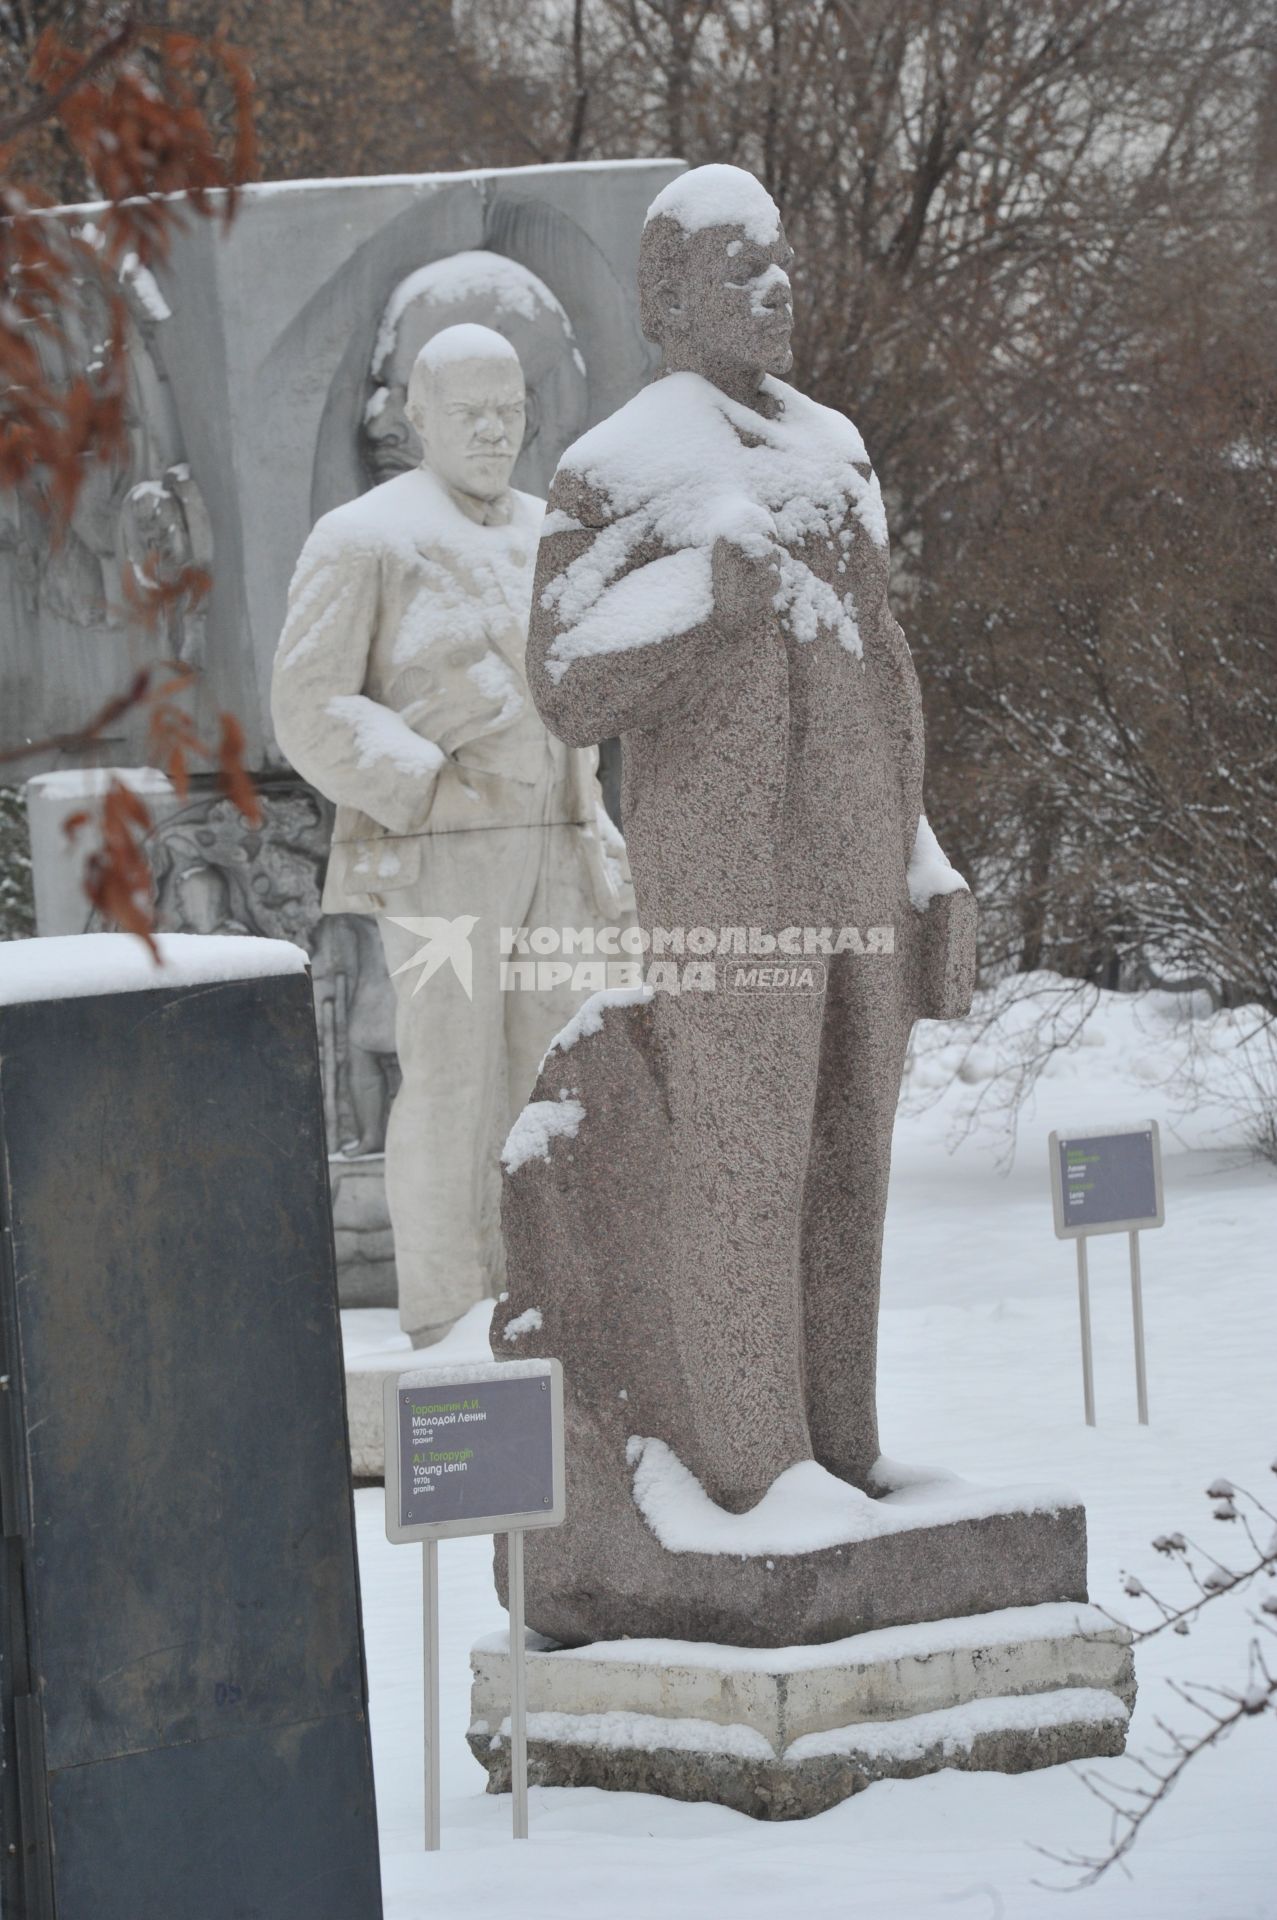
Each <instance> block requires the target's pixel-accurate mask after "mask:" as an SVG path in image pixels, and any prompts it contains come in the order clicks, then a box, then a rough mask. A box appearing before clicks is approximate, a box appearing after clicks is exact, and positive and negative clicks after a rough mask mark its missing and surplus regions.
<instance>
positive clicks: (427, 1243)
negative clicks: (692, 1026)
mask: <svg viewBox="0 0 1277 1920" xmlns="http://www.w3.org/2000/svg"><path fill="white" fill-rule="evenodd" d="M534 837H535V836H532V835H529V834H528V833H526V832H516V831H515V830H513V829H510V830H506V829H496V828H476V829H475V830H473V831H472V832H468V833H441V834H435V835H431V836H430V838H429V843H428V845H427V846H426V847H425V848H423V852H422V869H421V878H420V881H419V884H418V885H417V886H416V887H414V888H413V889H412V890H411V891H410V892H408V891H405V892H404V893H402V894H396V895H392V896H388V897H387V902H386V905H387V912H386V913H384V914H381V915H379V916H378V927H379V929H380V932H381V938H382V945H383V947H384V949H385V954H386V965H387V968H388V969H389V971H390V973H391V976H392V984H393V986H394V989H395V1046H396V1049H397V1051H398V1054H399V1067H400V1071H401V1073H402V1075H403V1079H402V1084H401V1086H400V1089H399V1092H398V1094H397V1095H396V1096H395V1102H394V1105H393V1106H392V1108H391V1111H390V1121H389V1125H388V1126H387V1129H386V1200H387V1204H388V1207H389V1210H390V1223H391V1226H392V1228H393V1230H394V1237H395V1266H396V1269H397V1272H398V1276H399V1322H400V1325H401V1326H402V1327H403V1329H404V1331H405V1332H406V1333H408V1334H409V1335H411V1337H412V1340H413V1343H414V1344H415V1345H418V1346H425V1345H429V1344H430V1343H431V1342H432V1341H434V1340H437V1339H439V1338H441V1336H442V1335H443V1334H445V1333H446V1332H447V1331H448V1328H449V1327H450V1326H452V1325H453V1324H454V1323H455V1322H456V1321H457V1320H458V1319H459V1318H460V1317H461V1315H462V1314H463V1313H465V1312H467V1310H468V1309H469V1308H470V1307H472V1306H474V1304H475V1303H476V1301H479V1300H482V1299H484V1298H486V1297H487V1296H488V1295H489V1294H491V1293H493V1292H496V1291H498V1290H499V1288H500V1285H501V1282H502V1275H503V1272H504V1261H503V1256H502V1249H501V1235H500V1220H499V1204H498V1201H499V1192H498V1187H497V1179H496V1174H495V1172H494V1168H495V1165H496V1160H497V1156H498V1154H499V1152H500V1148H501V1140H502V1137H503V1130H504V1127H505V1122H506V1062H505V1037H504V1010H503V1005H502V1001H503V995H502V993H501V986H500V955H499V931H500V928H501V927H502V926H506V925H509V924H510V923H511V908H513V909H514V910H515V911H516V912H517V910H518V909H519V907H520V906H521V904H522V901H523V899H524V898H525V897H526V888H527V880H526V870H527V866H528V862H529V858H530V855H531V852H532V849H531V847H530V842H531V840H532V839H533V838H534ZM462 914H468V915H472V916H474V917H475V918H476V922H477V924H476V925H475V927H474V929H473V932H472V933H471V935H470V938H469V942H468V944H469V949H470V954H471V978H470V983H469V986H470V990H469V992H467V991H466V986H465V984H464V983H463V981H462V980H461V979H460V978H459V977H458V975H457V973H456V971H455V970H454V968H453V966H452V964H451V963H450V962H448V961H445V963H444V964H443V965H442V966H441V967H439V969H438V970H437V972H435V973H433V974H432V975H431V976H430V978H429V979H424V978H423V970H422V968H421V966H419V965H418V966H410V967H409V969H408V970H407V971H406V972H404V973H399V974H396V972H395V969H396V968H397V967H400V966H402V965H403V964H404V963H405V962H410V961H412V959H413V957H414V956H415V955H416V954H418V953H420V952H421V950H422V948H423V947H424V946H425V945H427V941H426V940H425V939H424V938H423V937H422V936H421V935H419V934H415V933H412V932H410V931H409V930H408V929H406V928H404V927H400V926H397V925H396V924H395V918H396V916H397V917H400V918H409V917H414V916H420V915H431V916H437V917H438V918H440V919H443V920H455V919H457V918H458V917H459V916H461V915H462ZM463 944H464V943H463Z"/></svg>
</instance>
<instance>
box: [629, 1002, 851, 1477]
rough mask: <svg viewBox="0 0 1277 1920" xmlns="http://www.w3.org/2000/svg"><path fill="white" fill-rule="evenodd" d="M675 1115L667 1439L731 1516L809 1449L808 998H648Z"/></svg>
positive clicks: (812, 1059) (813, 1067) (815, 1042)
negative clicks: (801, 1254) (678, 1395)
mask: <svg viewBox="0 0 1277 1920" xmlns="http://www.w3.org/2000/svg"><path fill="white" fill-rule="evenodd" d="M660 1016H661V1023H662V1029H663V1045H662V1053H663V1057H664V1061H665V1070H664V1078H665V1083H666V1087H667V1097H668V1100H669V1106H670V1116H671V1122H672V1127H671V1136H672V1155H671V1177H672V1192H671V1195H670V1215H671V1217H670V1239H671V1245H672V1248H673V1250H674V1254H675V1258H676V1261H677V1271H674V1272H671V1273H670V1275H669V1288H670V1308H671V1319H672V1323H673V1330H674V1338H675V1342H676V1346H677V1353H678V1363H679V1371H680V1373H681V1374H682V1375H683V1377H684V1378H685V1379H686V1381H687V1383H688V1390H687V1392H686V1394H685V1395H683V1396H682V1401H683V1405H682V1406H681V1408H680V1409H679V1416H680V1417H676V1419H675V1422H674V1423H673V1425H672V1426H671V1429H670V1438H671V1444H673V1445H674V1447H675V1449H676V1451H678V1452H679V1453H680V1457H681V1458H682V1459H683V1461H684V1464H685V1465H686V1466H688V1467H689V1468H690V1469H691V1471H692V1472H693V1473H694V1474H695V1475H696V1477H697V1478H698V1480H700V1482H701V1484H702V1486H703V1487H704V1488H705V1491H706V1492H707V1493H708V1494H709V1495H710V1497H711V1498H712V1499H714V1500H716V1501H718V1503H719V1504H720V1505H722V1506H726V1507H730V1508H732V1509H734V1510H735V1511H738V1512H742V1511H744V1510H746V1509H747V1508H749V1507H751V1506H753V1505H754V1504H755V1503H756V1502H757V1501H758V1500H759V1499H761V1498H762V1496H763V1494H764V1493H766V1491H767V1489H768V1487H769V1486H771V1484H772V1482H773V1481H774V1480H775V1479H776V1477H777V1475H778V1474H781V1473H783V1472H784V1471H785V1469H786V1468H787V1467H791V1466H793V1465H794V1464H795V1463H796V1462H797V1461H799V1460H803V1459H808V1458H810V1455H811V1448H810V1443H809V1439H808V1433H807V1422H806V1419H805V1416H804V1412H803V1385H802V1304H801V1296H800V1292H799V1278H798V1238H799V1222H800V1213H801V1199H802V1188H803V1178H804V1173H805V1168H806V1156H807V1135H808V1117H809V1115H810V1112H811V1105H812V1099H813V1097H814V1091H815V1083H816V1073H817V1067H818V1063H819V1048H820V1030H821V1013H820V1001H819V997H818V996H815V995H811V994H803V993H797V992H791V991H790V990H788V989H784V988H780V989H774V990H769V989H766V988H759V989H753V990H751V989H745V990H742V991H731V990H724V989H723V988H722V987H721V986H720V988H719V990H718V991H716V992H710V993H702V992H695V991H692V992H688V993H684V994H681V995H679V996H678V997H677V998H671V999H670V1000H669V1001H668V1002H663V1003H660Z"/></svg>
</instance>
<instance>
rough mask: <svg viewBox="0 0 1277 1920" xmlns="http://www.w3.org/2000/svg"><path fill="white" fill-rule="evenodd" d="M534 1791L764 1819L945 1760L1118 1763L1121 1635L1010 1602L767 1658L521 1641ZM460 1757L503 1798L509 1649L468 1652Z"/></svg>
mask: <svg viewBox="0 0 1277 1920" xmlns="http://www.w3.org/2000/svg"><path fill="white" fill-rule="evenodd" d="M527 1644H528V1653H527V1675H528V1708H529V1714H528V1743H529V1768H530V1775H531V1778H532V1779H533V1780H534V1781H535V1782H536V1783H537V1784H538V1785H540V1786H593V1787H603V1788H610V1789H613V1790H621V1791H630V1792H636V1791H637V1792H644V1793H659V1794H664V1795H666V1796H668V1797H670V1798H672V1799H677V1800H713V1801H718V1802H719V1803H721V1804H722V1805H724V1806H729V1807H735V1808H736V1809H737V1810H738V1811H739V1812H741V1813H748V1814H752V1815H754V1816H755V1817H757V1818H760V1819H769V1820H792V1819H801V1818H804V1817H806V1816H808V1815H811V1814H815V1813H822V1812H824V1811H825V1810H826V1809H827V1808H829V1807H831V1806H834V1805H836V1804H837V1803H838V1801H840V1800H845V1799H846V1798H847V1797H848V1796H849V1795H850V1794H853V1793H857V1792H859V1791H860V1789H861V1788H862V1787H866V1786H868V1785H869V1784H870V1782H871V1781H874V1780H883V1779H892V1778H895V1779H905V1778H913V1777H915V1776H917V1775H919V1774H923V1773H930V1772H934V1771H936V1770H937V1769H939V1768H941V1767H960V1768H970V1769H974V1770H978V1771H997V1772H1002V1773H1022V1772H1027V1771H1029V1770H1030V1769H1032V1768H1034V1767H1042V1766H1053V1765H1055V1764H1057V1763H1058V1762H1060V1761H1062V1760H1078V1759H1083V1758H1087V1757H1089V1756H1093V1755H1100V1754H1117V1753H1120V1752H1121V1751H1122V1747H1123V1745H1124V1743H1125V1738H1126V1723H1127V1719H1128V1717H1129V1712H1130V1707H1131V1704H1132V1701H1133V1699H1134V1689H1135V1681H1134V1671H1133V1667H1132V1662H1131V1653H1130V1645H1129V1636H1128V1635H1127V1634H1126V1633H1125V1631H1123V1630H1122V1629H1121V1628H1119V1627H1117V1626H1115V1625H1114V1623H1113V1622H1112V1621H1111V1620H1110V1619H1108V1618H1107V1617H1106V1616H1105V1615H1104V1614H1102V1613H1101V1612H1100V1611H1099V1610H1098V1609H1097V1608H1094V1607H1087V1606H1070V1605H1065V1606H1041V1607H1019V1608H1013V1609H1008V1610H1006V1611H1003V1612H999V1613H990V1614H977V1615H974V1616H973V1617H972V1618H970V1619H966V1620H943V1621H936V1622H932V1623H929V1624H927V1625H924V1626H913V1627H898V1628H893V1629H890V1630H888V1631H886V1632H876V1633H865V1634H859V1635H856V1636H855V1637H854V1638H852V1639H849V1640H841V1641H837V1642H834V1643H832V1644H830V1645H828V1646H824V1647H793V1648H786V1649H781V1650H779V1651H777V1650H770V1651H768V1650H764V1649H753V1648H744V1647H717V1646H708V1645H703V1644H699V1643H692V1642H687V1643H681V1642H675V1641H618V1642H615V1643H609V1644H606V1645H604V1644H600V1645H596V1646H592V1647H582V1648H577V1649H571V1650H569V1649H557V1648H551V1647H549V1646H547V1645H546V1643H545V1642H544V1641H542V1640H541V1639H540V1638H539V1637H538V1636H536V1635H530V1636H529V1638H528V1643H527ZM471 1666H472V1670H473V1673H474V1685H473V1688H472V1693H471V1714H472V1718H471V1723H470V1729H469V1735H468V1738H469V1741H470V1746H471V1750H472V1751H473V1753H474V1755H475V1757H476V1759H478V1760H479V1761H480V1762H481V1763H482V1764H483V1765H484V1766H485V1767H486V1769H487V1771H488V1779H489V1791H491V1792H495V1793H500V1792H505V1791H508V1789H509V1782H510V1756H509V1732H510V1723H509V1718H508V1708H507V1703H508V1701H509V1691H510V1655H509V1639H508V1636H507V1635H506V1634H491V1635H489V1636H487V1637H486V1638H485V1639H483V1640H480V1641H479V1642H478V1643H477V1645H476V1646H475V1647H474V1649H473V1651H472V1653H471Z"/></svg>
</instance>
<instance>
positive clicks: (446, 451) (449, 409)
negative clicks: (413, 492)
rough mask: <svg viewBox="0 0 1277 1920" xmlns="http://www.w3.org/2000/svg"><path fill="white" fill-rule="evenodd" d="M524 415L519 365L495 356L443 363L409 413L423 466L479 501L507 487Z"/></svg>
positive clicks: (517, 452)
mask: <svg viewBox="0 0 1277 1920" xmlns="http://www.w3.org/2000/svg"><path fill="white" fill-rule="evenodd" d="M525 417H526V416H525V401H524V389H523V373H522V370H521V368H520V367H519V363H518V361H517V360H514V359H505V358H501V359H498V358H496V357H493V358H491V359H476V360H445V361H443V362H442V363H441V364H440V365H439V366H437V367H435V369H434V370H433V377H432V378H431V379H430V380H429V381H427V382H426V383H425V384H424V386H423V388H422V390H421V393H420V396H419V398H418V399H415V400H414V402H413V403H412V411H411V419H412V424H413V426H414V427H415V428H416V430H417V435H418V437H419V439H420V441H421V445H422V450H423V454H424V464H425V465H426V466H428V467H430V468H431V469H432V471H433V472H435V473H437V474H438V475H439V478H440V479H441V480H443V481H445V482H446V483H447V485H448V486H450V487H455V488H456V489H457V490H458V491H459V492H461V493H469V494H473V495H474V496H475V497H476V498H477V499H480V500H495V499H497V497H498V496H499V495H500V494H503V493H504V492H505V491H506V489H507V488H508V486H509V485H510V475H511V473H512V472H513V471H514V463H515V461H516V460H517V459H518V457H519V448H520V447H521V446H522V445H523V429H524V425H525Z"/></svg>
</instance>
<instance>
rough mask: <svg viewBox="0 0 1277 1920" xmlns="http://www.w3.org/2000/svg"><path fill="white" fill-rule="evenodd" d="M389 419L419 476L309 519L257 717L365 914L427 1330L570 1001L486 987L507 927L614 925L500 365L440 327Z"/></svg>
mask: <svg viewBox="0 0 1277 1920" xmlns="http://www.w3.org/2000/svg"><path fill="white" fill-rule="evenodd" d="M407 411H408V416H409V418H410V420H411V423H412V426H413V428H414V430H415V432H416V434H417V435H418V437H419V439H420V442H421V446H422V449H423V459H422V462H421V464H420V466H418V467H416V468H414V469H413V470H411V471H410V472H407V473H403V474H400V475H399V476H398V477H397V478H395V479H393V480H390V481H387V482H386V483H385V484H384V485H382V486H378V487H375V488H373V489H372V491H371V492H369V493H366V494H364V495H362V496H361V497H360V498H359V499H357V500H353V501H351V502H350V503H349V504H347V505H345V506H342V507H338V508H337V509H336V510H335V511H333V512H331V513H328V514H326V515H325V516H324V517H323V518H322V519H321V520H320V521H319V522H318V523H317V525H316V526H315V528H314V530H313V532H312V533H311V535H310V538H309V539H308V540H307V542H306V545H305V547H304V549H303V551H302V555H301V558H300V560H299V561H298V564H297V570H296V573H295V575H294V577H293V582H292V586H291V589H290V593H289V604H288V616H287V621H286V624H285V627H284V632H283V636H282V638H281V640H280V645H279V651H278V654H277V656H276V662H275V671H274V679H273V685H272V695H271V710H272V714H273V717H274V723H275V729H276V733H277V736H278V739H279V744H280V746H281V748H282V749H283V751H284V753H285V754H286V755H287V757H288V758H289V760H291V762H292V764H293V766H294V767H295V768H296V769H297V771H298V772H299V773H300V774H301V775H302V776H303V778H305V779H307V780H309V781H310V782H311V783H312V784H313V785H314V786H316V787H318V788H319V790H320V792H321V793H324V794H326V795H327V796H328V797H329V798H330V799H331V800H333V801H335V802H336V803H337V815H336V823H335V826H334V831H333V842H332V849H331V853H330V857H329V864H328V873H327V879H326V882H325V889H324V896H323V905H324V909H325V911H326V912H328V913H372V914H376V916H377V922H378V926H379V929H380V933H381V938H382V942H383V945H384V948H385V954H386V960H387V964H388V967H389V970H390V973H391V975H392V978H393V981H394V986H395V993H396V1028H395V1037H396V1045H397V1049H398V1054H399V1064H400V1068H401V1070H402V1075H403V1081H402V1085H401V1088H400V1091H399V1093H398V1095H397V1096H396V1099H395V1102H394V1107H393V1109H392V1112H391V1115H390V1121H389V1128H388V1132H387V1138H386V1194H387V1200H388V1203H389V1209H390V1217H391V1225H392V1227H393V1230H394V1240H395V1260H396V1265H397V1268H398V1275H399V1311H400V1320H401V1322H402V1324H403V1326H404V1328H405V1329H406V1330H407V1331H408V1332H409V1333H410V1334H411V1336H412V1339H413V1341H414V1344H417V1345H426V1344H429V1343H430V1342H432V1341H434V1340H436V1339H438V1338H439V1337H440V1336H441V1335H442V1334H444V1333H445V1332H446V1331H447V1329H448V1328H449V1327H450V1326H451V1325H452V1324H453V1323H454V1322H455V1321H456V1320H457V1319H458V1318H459V1316H460V1315H461V1314H463V1313H464V1312H465V1311H466V1310H467V1309H468V1308H469V1307H470V1306H472V1305H473V1304H474V1303H475V1302H476V1301H477V1300H479V1299H481V1298H483V1297H484V1296H485V1295H488V1294H490V1293H495V1292H496V1291H498V1290H499V1288H500V1285H501V1282H502V1271H503V1258H502V1247H501V1239H500V1232H499V1218H498V1214H499V1168H498V1158H497V1157H498V1153H499V1150H500V1146H501V1141H502V1139H503V1138H504V1137H505V1133H506V1131H507V1129H508V1127H509V1125H510V1121H511V1119H512V1118H513V1116H514V1114H515V1113H517V1111H518V1110H519V1108H520V1107H521V1106H522V1104H523V1102H524V1101H525V1100H526V1099H527V1096H528V1093H529V1091H530V1089H531V1087H532V1083H533V1080H534V1078H535V1075H536V1071H537V1065H538V1062H539V1061H540V1059H541V1056H542V1054H543V1052H544V1050H545V1047H546V1044H547V1042H548V1041H549V1039H550V1038H551V1036H552V1035H553V1034H554V1032H555V1031H556V1029H557V1028H559V1027H561V1026H562V1024H563V1022H564V1020H566V1019H567V1018H568V1017H569V1015H570V1014H571V1013H572V1011H573V1009H574V1008H575V1006H576V1005H577V1004H578V1002H579V1000H580V997H581V994H580V991H579V990H578V991H577V992H576V993H573V992H572V990H571V987H570V983H560V982H558V981H555V982H554V983H553V984H550V985H545V984H544V983H543V981H542V979H541V978H540V977H534V978H533V980H532V982H531V984H529V983H528V982H527V981H526V980H524V981H522V982H521V984H520V986H519V987H518V988H517V989H516V990H503V987H502V968H501V964H500V951H499V941H500V934H501V930H502V928H520V927H525V926H528V927H533V926H541V925H544V926H549V927H553V928H556V929H558V928H563V927H568V928H578V927H582V926H584V927H588V928H593V927H595V926H596V925H597V924H598V923H599V922H603V923H605V924H608V923H614V922H615V921H616V920H617V918H618V905H619V896H618V891H617V887H616V885H615V875H614V870H613V867H612V865H611V863H610V862H609V861H607V860H605V858H604V855H603V849H602V845H601V842H600V839H599V820H598V815H599V811H600V808H599V788H598V782H597V780H596V778H595V772H594V769H595V765H596V763H597V756H596V755H595V754H594V753H593V752H591V751H584V750H581V749H577V748H571V747H565V746H564V745H562V744H561V743H560V742H559V741H558V740H557V739H551V738H550V736H549V735H548V734H547V733H546V730H545V727H544V726H543V725H542V723H541V721H540V719H539V718H538V716H537V713H536V710H535V708H534V707H533V705H532V702H531V700H530V699H529V697H528V689H527V683H526V680H525V677H524V660H523V655H524V645H525V639H526V630H527V617H528V607H529V601H530V594H531V585H532V569H533V565H534V562H535V557H536V547H537V537H538V533H539V531H540V525H541V519H542V515H543V512H544V503H543V502H542V501H540V500H537V499H535V498H533V497H532V496H531V495H529V494H525V493H520V492H518V491H516V490H514V489H512V488H511V486H510V474H511V470H512V468H513V466H514V462H515V459H516V458H517V456H518V452H519V446H520V441H521V439H522V435H523V424H524V383H523V374H522V371H521V368H520V365H519V360H518V356H517V354H516V353H515V351H514V349H513V347H512V346H511V345H510V344H509V343H508V342H507V341H506V340H505V339H504V337H503V336H502V335H500V334H498V333H495V332H493V331H492V330H490V329H488V328H486V327H481V326H476V325H461V326H455V327H449V328H445V329H444V330H443V331H441V332H439V333H436V334H435V336H434V337H433V338H432V339H431V340H429V341H428V342H427V344H426V345H425V346H424V347H423V348H422V349H421V351H420V353H419V354H418V355H417V357H416V360H415V362H414V364H413V367H412V371H411V377H410V381H409V388H408V397H407Z"/></svg>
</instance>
